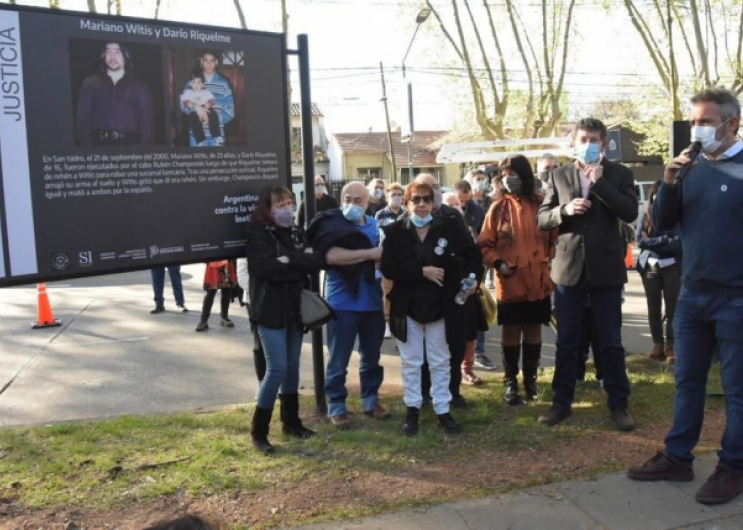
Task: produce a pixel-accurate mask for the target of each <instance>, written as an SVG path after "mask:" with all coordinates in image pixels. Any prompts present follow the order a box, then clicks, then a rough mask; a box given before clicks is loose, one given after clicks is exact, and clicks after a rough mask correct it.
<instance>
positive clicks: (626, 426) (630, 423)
mask: <svg viewBox="0 0 743 530" xmlns="http://www.w3.org/2000/svg"><path fill="white" fill-rule="evenodd" d="M611 419H612V421H613V422H614V425H616V426H617V430H620V431H624V432H626V431H631V430H632V429H634V428H635V420H633V419H632V416H630V415H629V413H628V412H627V409H614V410H612V411H611Z"/></svg>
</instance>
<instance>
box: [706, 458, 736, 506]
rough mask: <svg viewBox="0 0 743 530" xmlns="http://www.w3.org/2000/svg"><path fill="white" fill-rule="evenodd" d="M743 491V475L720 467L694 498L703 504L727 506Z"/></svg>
mask: <svg viewBox="0 0 743 530" xmlns="http://www.w3.org/2000/svg"><path fill="white" fill-rule="evenodd" d="M741 491H743V473H736V472H734V471H731V470H729V469H726V468H724V467H722V466H720V465H718V466H717V468H716V469H715V472H714V473H712V476H710V477H709V479H707V482H705V483H704V486H702V487H701V488H699V491H697V494H696V496H695V497H694V498H695V499H696V500H697V502H700V503H702V504H725V503H726V502H729V501H731V500H733V499H734V498H735V497H737V496H738V495H739V494H740V492H741Z"/></svg>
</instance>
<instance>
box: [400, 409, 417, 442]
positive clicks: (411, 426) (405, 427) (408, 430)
mask: <svg viewBox="0 0 743 530" xmlns="http://www.w3.org/2000/svg"><path fill="white" fill-rule="evenodd" d="M419 413H420V410H419V409H417V408H415V407H408V414H407V415H406V416H405V423H403V424H402V432H403V434H405V436H415V435H416V434H418V415H419Z"/></svg>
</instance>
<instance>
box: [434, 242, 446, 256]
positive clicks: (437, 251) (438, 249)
mask: <svg viewBox="0 0 743 530" xmlns="http://www.w3.org/2000/svg"><path fill="white" fill-rule="evenodd" d="M439 243H441V241H439ZM433 251H434V253H435V254H436V255H437V256H443V255H444V249H443V248H441V247H436V248H435V249H433Z"/></svg>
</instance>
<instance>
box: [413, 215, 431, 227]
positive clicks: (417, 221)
mask: <svg viewBox="0 0 743 530" xmlns="http://www.w3.org/2000/svg"><path fill="white" fill-rule="evenodd" d="M410 220H411V221H412V222H413V224H414V225H415V226H417V227H418V228H423V227H424V226H426V225H427V224H428V223H430V222H431V221H433V216H432V215H431V214H430V213H429V214H428V215H427V216H425V217H418V216H417V215H415V214H413V215H412V216H411V217H410Z"/></svg>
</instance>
